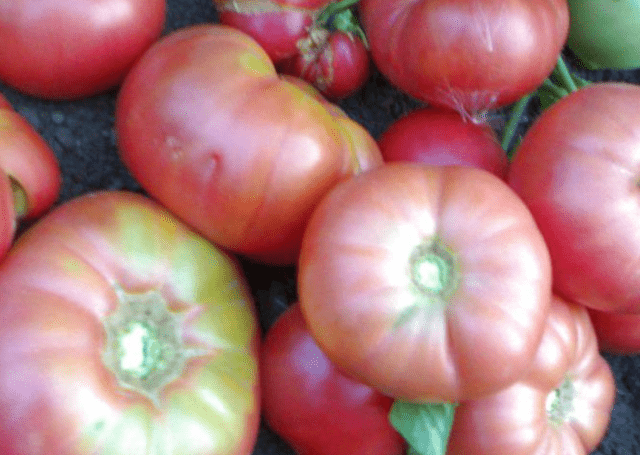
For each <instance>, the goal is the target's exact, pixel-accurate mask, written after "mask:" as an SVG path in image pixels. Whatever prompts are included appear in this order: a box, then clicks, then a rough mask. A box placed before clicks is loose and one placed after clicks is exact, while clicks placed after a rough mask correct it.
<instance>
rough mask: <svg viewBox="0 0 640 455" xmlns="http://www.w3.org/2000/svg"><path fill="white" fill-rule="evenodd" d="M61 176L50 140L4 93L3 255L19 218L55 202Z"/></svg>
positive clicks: (0, 105)
mask: <svg viewBox="0 0 640 455" xmlns="http://www.w3.org/2000/svg"><path fill="white" fill-rule="evenodd" d="M61 180H62V179H61V175H60V168H59V166H58V161H57V159H56V157H55V155H54V153H53V151H52V150H51V148H50V147H49V144H48V143H47V142H46V141H45V140H44V139H43V138H42V137H41V136H40V135H39V134H38V132H37V131H36V130H35V129H34V128H33V127H32V126H31V124H30V123H29V122H27V120H26V119H25V118H24V117H22V116H21V115H20V114H18V113H17V112H15V111H14V110H13V108H12V106H11V104H10V103H9V101H7V99H6V98H5V97H4V96H2V95H0V213H1V215H0V257H2V256H3V255H4V254H5V253H6V251H7V249H8V248H9V246H10V245H11V242H12V241H13V237H14V235H15V232H16V228H17V223H18V221H20V220H24V219H34V218H36V217H38V216H40V215H42V214H43V213H44V212H45V211H46V210H48V209H49V207H51V205H52V204H53V203H54V202H55V200H56V199H57V198H58V194H59V193H60V186H61V183H62V182H61Z"/></svg>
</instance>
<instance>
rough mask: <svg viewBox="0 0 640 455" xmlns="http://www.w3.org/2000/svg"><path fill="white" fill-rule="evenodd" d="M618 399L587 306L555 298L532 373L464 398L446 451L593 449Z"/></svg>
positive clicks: (489, 454)
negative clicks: (497, 389) (496, 389)
mask: <svg viewBox="0 0 640 455" xmlns="http://www.w3.org/2000/svg"><path fill="white" fill-rule="evenodd" d="M614 400H615V381H614V378H613V374H612V373H611V368H610V367H609V365H608V364H607V362H606V361H605V359H604V358H603V357H602V356H601V355H600V353H599V351H598V343H597V340H596V336H595V333H594V330H593V327H592V325H591V321H590V319H589V315H588V312H587V310H586V309H585V308H584V307H582V306H581V305H577V304H571V303H568V302H566V301H564V300H562V299H560V298H558V297H554V299H553V301H552V305H551V310H550V313H549V320H548V323H547V325H546V328H545V332H544V335H543V338H542V342H541V344H540V349H539V350H538V353H537V355H536V357H535V361H534V364H533V367H532V368H531V370H530V372H529V373H528V375H527V377H526V378H525V379H523V380H522V381H519V382H518V383H516V384H514V385H512V386H511V387H509V388H507V389H505V390H502V391H500V392H498V393H497V394H495V395H490V396H488V397H483V398H480V399H478V400H474V401H468V402H462V403H460V405H459V406H458V407H457V408H456V411H455V417H454V421H453V427H452V429H451V435H450V439H449V446H448V449H447V454H451V455H458V454H465V455H466V454H469V453H473V454H474V455H475V454H477V455H568V454H571V455H587V454H589V453H591V452H592V450H594V449H595V448H596V446H597V445H598V444H599V443H600V441H601V440H602V439H603V438H604V435H605V432H606V430H607V426H608V424H609V420H610V418H611V411H612V408H613V404H614Z"/></svg>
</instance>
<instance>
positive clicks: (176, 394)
mask: <svg viewBox="0 0 640 455" xmlns="http://www.w3.org/2000/svg"><path fill="white" fill-rule="evenodd" d="M122 295H124V296H128V297H129V298H132V299H133V298H138V297H147V296H156V297H157V296H160V298H161V299H162V300H164V302H165V304H166V306H167V307H168V309H169V312H168V316H167V319H174V320H177V321H179V322H178V324H179V325H178V327H179V330H178V333H179V338H180V339H181V340H182V342H183V343H184V344H185V345H186V347H187V348H188V349H190V350H191V351H192V352H191V354H190V353H189V352H188V351H186V350H182V349H181V350H177V349H176V350H174V351H173V352H172V351H168V354H172V353H173V354H175V355H176V356H177V355H181V356H186V359H187V361H186V364H185V365H184V370H183V371H182V372H181V373H180V374H179V376H178V377H177V378H175V379H174V380H173V381H171V382H169V383H168V384H167V385H164V386H162V387H161V388H160V390H159V391H157V393H154V396H155V400H152V399H151V398H152V397H150V396H147V395H143V394H142V393H139V391H138V390H137V389H135V388H131V389H128V388H125V387H124V386H123V385H122V383H121V382H120V380H121V379H122V377H118V380H116V376H115V375H114V373H113V372H112V370H110V369H109V368H107V366H106V363H105V362H106V361H105V358H106V354H105V353H106V352H107V350H106V347H107V346H109V341H108V340H109V339H108V336H107V335H106V327H107V325H106V322H105V321H107V320H108V319H109V318H112V317H113V315H114V313H115V312H116V310H117V308H118V305H122V301H123V300H122ZM0 301H2V306H0V317H1V318H2V321H3V325H2V329H1V330H0V353H1V355H0V406H1V407H2V409H3V412H2V413H1V414H0V439H1V440H2V444H3V453H10V454H11V455H27V454H32V453H47V454H56V455H88V454H95V453H110V454H114V455H120V454H122V455H124V454H132V453H144V454H148V455H153V454H163V455H171V454H184V453H198V454H208V455H213V454H229V455H241V454H250V453H251V451H252V449H253V446H254V444H255V440H256V435H257V430H258V425H259V402H260V390H259V383H258V351H259V340H260V334H259V328H258V325H257V320H256V315H255V308H254V306H253V301H252V297H251V293H250V290H249V288H248V286H247V284H246V281H245V279H244V277H243V275H242V272H241V269H240V267H239V265H238V263H237V261H235V260H234V259H233V258H232V257H231V256H228V255H227V254H225V253H223V252H222V251H220V250H219V249H217V248H216V247H214V246H213V245H211V244H209V243H208V242H206V241H205V240H204V239H203V238H201V237H199V236H198V235H197V234H195V233H194V232H193V231H191V230H190V229H188V228H187V227H186V226H185V225H183V224H181V223H180V222H179V221H178V220H177V219H176V218H175V217H173V216H172V215H170V214H169V213H168V212H167V211H166V210H165V209H163V208H161V207H160V206H159V205H158V204H157V203H155V202H152V201H151V200H149V199H147V198H145V197H143V196H141V195H137V194H133V193H125V192H112V193H110V192H102V193H95V194H88V195H86V196H83V197H81V198H77V199H75V200H72V201H70V202H68V203H66V204H64V205H62V206H59V207H57V208H56V209H55V210H53V211H52V212H51V213H50V214H48V215H47V216H46V217H44V218H43V219H41V220H40V221H39V222H38V223H36V224H35V225H34V226H33V227H31V228H30V229H29V230H28V231H27V232H25V234H24V235H23V236H21V237H20V239H19V240H18V241H17V242H16V244H15V247H14V248H13V249H12V250H11V251H10V252H9V253H8V254H7V256H6V257H5V260H4V261H3V262H2V263H1V264H0ZM141 302H142V300H140V301H139V303H141ZM157 303H158V301H156V304H155V305H154V306H152V307H149V308H148V309H147V310H146V311H145V312H142V311H141V312H140V313H139V314H142V315H148V314H151V313H156V312H159V311H160V308H159V305H158V304H157ZM131 308H132V309H135V308H136V307H131ZM141 308H144V307H141ZM160 314H161V313H160ZM159 322H163V321H162V320H160V321H159ZM165 326H166V324H165ZM162 333H165V332H162ZM166 333H168V331H167V332H166ZM167 339H168V338H167ZM119 346H121V347H122V348H123V349H124V347H125V344H121V345H119ZM150 346H153V345H150ZM163 351H164V348H163ZM167 358H168V359H171V358H172V356H171V355H169V356H168V357H167ZM120 360H122V361H123V365H124V359H120ZM127 360H130V359H127ZM134 360H135V359H134ZM152 372H153V370H152ZM230 390H233V393H229V391H230ZM194 435H197V437H195V436H194Z"/></svg>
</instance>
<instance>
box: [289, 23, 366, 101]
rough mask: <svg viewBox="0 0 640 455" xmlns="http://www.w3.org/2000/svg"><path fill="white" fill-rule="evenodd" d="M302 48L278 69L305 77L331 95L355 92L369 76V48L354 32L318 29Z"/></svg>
mask: <svg viewBox="0 0 640 455" xmlns="http://www.w3.org/2000/svg"><path fill="white" fill-rule="evenodd" d="M298 47H299V48H300V51H299V53H298V54H297V55H295V56H293V57H291V58H290V59H288V60H286V61H284V62H283V63H281V64H280V65H279V67H278V70H279V71H281V72H284V73H287V74H292V75H294V76H299V77H301V78H303V79H304V80H306V81H308V82H309V83H311V84H313V86H315V87H317V88H318V89H319V90H320V91H321V92H322V93H323V94H324V95H325V96H327V97H329V98H332V99H341V98H346V97H348V96H350V95H353V94H354V93H355V92H356V91H358V90H359V89H360V88H361V87H362V86H363V85H364V83H365V82H366V81H367V79H368V78H369V74H370V66H369V51H368V50H367V48H366V46H365V44H364V43H363V42H362V40H361V39H360V38H359V37H358V36H356V35H354V34H352V33H344V32H340V31H334V32H330V31H329V30H326V29H318V30H316V32H315V33H310V34H309V36H308V38H306V40H303V42H302V44H301V45H299V46H298Z"/></svg>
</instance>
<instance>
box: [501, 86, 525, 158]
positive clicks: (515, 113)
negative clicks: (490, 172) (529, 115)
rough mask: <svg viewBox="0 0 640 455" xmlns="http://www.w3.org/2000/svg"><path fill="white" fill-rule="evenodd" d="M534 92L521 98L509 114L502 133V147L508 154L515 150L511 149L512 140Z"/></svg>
mask: <svg viewBox="0 0 640 455" xmlns="http://www.w3.org/2000/svg"><path fill="white" fill-rule="evenodd" d="M532 96H533V93H529V94H527V95H525V96H523V97H522V98H520V99H519V100H518V101H517V102H516V103H515V104H514V105H513V107H512V108H511V115H510V116H509V120H508V121H507V124H506V125H505V127H504V133H503V135H502V143H501V145H502V148H503V149H504V151H505V152H507V156H509V157H510V156H511V155H512V154H513V150H510V148H509V147H510V145H511V142H512V141H513V136H515V134H516V129H517V128H518V125H519V124H520V122H521V121H522V116H523V114H524V111H525V109H526V108H527V106H528V105H529V101H530V100H531V97H532Z"/></svg>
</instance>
